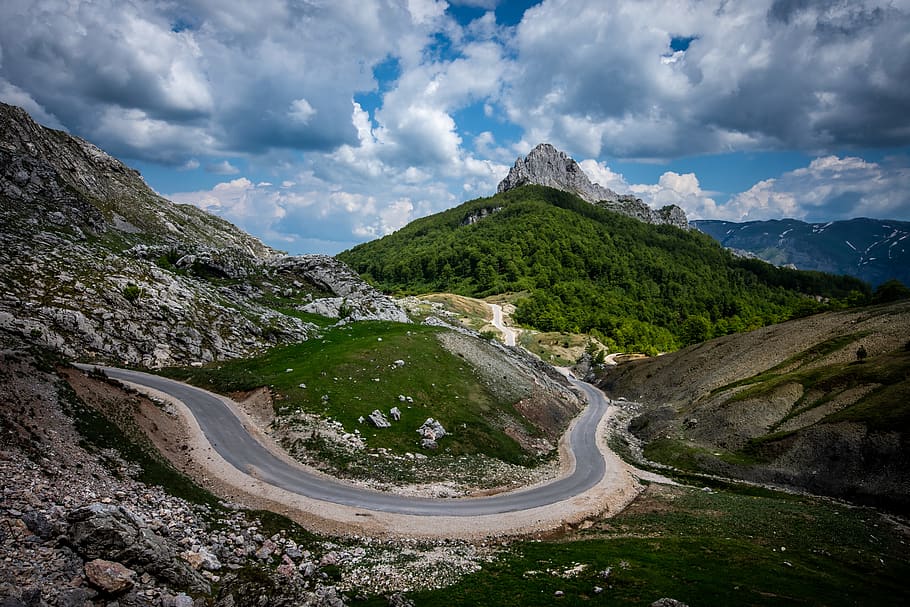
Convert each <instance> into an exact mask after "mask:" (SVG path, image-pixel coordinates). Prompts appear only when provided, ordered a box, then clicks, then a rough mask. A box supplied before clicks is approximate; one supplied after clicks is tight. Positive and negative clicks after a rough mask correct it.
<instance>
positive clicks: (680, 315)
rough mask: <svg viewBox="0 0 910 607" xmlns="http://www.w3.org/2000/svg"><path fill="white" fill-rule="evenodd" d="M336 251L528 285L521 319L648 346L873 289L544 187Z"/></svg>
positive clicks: (379, 267)
mask: <svg viewBox="0 0 910 607" xmlns="http://www.w3.org/2000/svg"><path fill="white" fill-rule="evenodd" d="M338 257H339V258H340V259H341V260H343V261H345V262H346V263H348V264H349V265H351V266H352V267H353V268H354V269H355V270H356V271H358V272H359V273H360V274H361V275H362V276H363V277H364V278H366V279H367V280H368V281H371V282H373V283H374V284H376V285H378V286H379V287H380V288H382V289H384V290H386V291H390V292H396V293H402V294H418V293H429V292H438V291H445V292H451V293H456V294H460V295H467V296H473V297H486V296H489V295H492V294H497V293H504V292H509V291H512V292H518V291H524V292H527V293H528V296H527V297H525V298H523V299H521V300H519V301H518V302H517V311H516V313H515V315H514V319H515V320H516V321H518V322H520V323H523V324H525V325H527V326H531V327H534V328H536V329H539V330H542V331H567V332H575V333H579V332H583V333H591V334H593V335H595V336H597V337H598V338H599V339H600V340H601V341H602V342H603V343H604V344H606V345H607V346H608V347H610V348H611V349H620V350H642V351H646V352H655V351H668V350H675V349H677V348H679V347H681V346H684V345H687V344H690V343H696V342H699V341H703V340H704V339H707V338H710V337H714V336H718V335H726V334H729V333H734V332H739V331H744V330H748V329H754V328H757V327H760V326H764V325H768V324H771V323H775V322H780V321H783V320H787V319H789V318H793V317H796V316H803V315H806V314H810V313H813V312H817V311H821V310H825V309H832V308H838V307H843V306H845V305H847V303H848V302H861V301H865V300H866V299H867V298H868V297H869V295H870V290H869V287H868V285H866V284H865V283H863V282H861V281H859V280H857V279H855V278H849V277H840V276H838V277H835V276H831V275H827V274H821V273H818V272H799V271H794V270H787V269H782V268H776V267H774V266H771V265H769V264H766V263H764V262H760V261H756V260H746V259H739V258H735V257H733V256H732V255H731V254H730V253H729V252H727V251H725V250H724V249H723V248H722V247H721V246H720V245H718V244H717V242H715V241H714V240H713V239H711V238H710V237H708V236H706V235H705V234H702V233H699V232H697V231H694V230H693V231H685V230H680V229H677V228H674V227H671V226H653V225H647V224H644V223H641V222H639V221H636V220H634V219H631V218H629V217H626V216H623V215H619V214H616V213H613V212H610V211H608V210H606V209H603V208H600V207H598V206H597V205H593V204H589V203H587V202H585V201H583V200H581V199H580V198H577V197H576V196H574V195H572V194H568V193H566V192H562V191H559V190H555V189H552V188H546V187H541V186H525V187H521V188H517V189H514V190H510V191H508V192H504V193H501V194H497V195H496V196H493V197H490V198H479V199H476V200H472V201H470V202H466V203H464V204H462V205H461V206H458V207H456V208H453V209H449V210H447V211H444V212H442V213H438V214H436V215H432V216H430V217H425V218H422V219H418V220H416V221H414V222H412V223H410V224H409V225H407V226H405V227H404V228H402V229H401V230H399V231H398V232H396V233H394V234H391V235H388V236H386V237H384V238H381V239H379V240H375V241H372V242H368V243H365V244H362V245H359V246H357V247H354V248H353V249H350V250H349V251H345V252H343V253H341V254H340V255H339V256H338Z"/></svg>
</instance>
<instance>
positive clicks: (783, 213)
mask: <svg viewBox="0 0 910 607" xmlns="http://www.w3.org/2000/svg"><path fill="white" fill-rule="evenodd" d="M907 192H910V168H907V167H906V165H905V164H898V163H895V162H887V163H884V164H879V163H876V162H868V161H866V160H863V159H862V158H857V157H852V156H847V157H838V156H822V157H819V158H816V159H815V160H813V161H812V162H811V163H810V164H809V166H807V167H804V168H800V169H796V170H794V171H790V172H787V173H784V174H783V175H781V176H780V177H778V178H775V179H766V180H764V181H761V182H759V183H757V184H755V185H754V186H753V187H751V188H750V189H749V190H747V191H745V192H742V193H740V194H737V195H736V196H734V197H732V198H731V199H730V200H729V201H728V202H727V203H726V204H724V205H722V206H718V207H717V209H716V213H715V215H714V217H712V218H717V219H729V220H732V221H749V220H759V219H776V218H780V217H793V218H795V219H804V220H806V221H829V220H834V219H848V218H851V217H881V218H888V219H899V220H905V221H906V220H910V199H908V196H907Z"/></svg>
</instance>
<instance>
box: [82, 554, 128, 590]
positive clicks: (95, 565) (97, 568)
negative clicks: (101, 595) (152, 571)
mask: <svg viewBox="0 0 910 607" xmlns="http://www.w3.org/2000/svg"><path fill="white" fill-rule="evenodd" d="M85 577H86V578H87V579H88V581H89V583H90V584H91V585H92V586H94V587H95V588H97V589H99V590H101V591H102V592H105V593H107V594H120V593H122V592H126V591H127V590H129V589H130V588H132V587H133V586H134V585H135V583H136V572H135V571H133V570H132V569H130V568H129V567H126V566H125V565H123V564H121V563H117V562H114V561H106V560H104V559H95V560H93V561H89V562H87V563H86V564H85Z"/></svg>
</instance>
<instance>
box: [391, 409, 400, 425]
mask: <svg viewBox="0 0 910 607" xmlns="http://www.w3.org/2000/svg"><path fill="white" fill-rule="evenodd" d="M389 417H391V418H392V421H396V422H397V421H401V409H399V408H398V407H392V410H391V411H389Z"/></svg>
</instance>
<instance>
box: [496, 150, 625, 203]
mask: <svg viewBox="0 0 910 607" xmlns="http://www.w3.org/2000/svg"><path fill="white" fill-rule="evenodd" d="M528 184H533V185H545V186H548V187H551V188H556V189H557V190H564V191H566V192H572V193H573V194H576V195H577V196H578V197H579V198H581V199H582V200H587V201H588V202H592V203H593V202H599V201H601V200H618V199H619V194H617V193H616V192H614V191H613V190H611V189H609V188H605V187H603V186H602V185H600V184H598V183H592V182H591V180H590V179H588V176H587V175H586V174H585V172H584V171H583V170H582V169H581V167H580V166H579V165H578V163H577V162H575V160H574V159H573V158H570V157H569V156H568V155H567V154H566V153H565V152H561V151H559V150H557V149H556V148H555V147H553V146H552V145H550V144H549V143H541V144H539V145H538V146H537V147H535V148H534V149H533V150H531V153H530V154H528V155H527V156H525V157H524V158H518V159H517V160H516V161H515V165H514V166H513V167H512V169H511V170H510V171H509V174H508V175H507V176H506V178H505V179H503V180H502V181H501V182H500V183H499V186H498V187H497V188H496V191H497V192H506V191H508V190H511V189H513V188H517V187H520V186H523V185H528Z"/></svg>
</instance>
